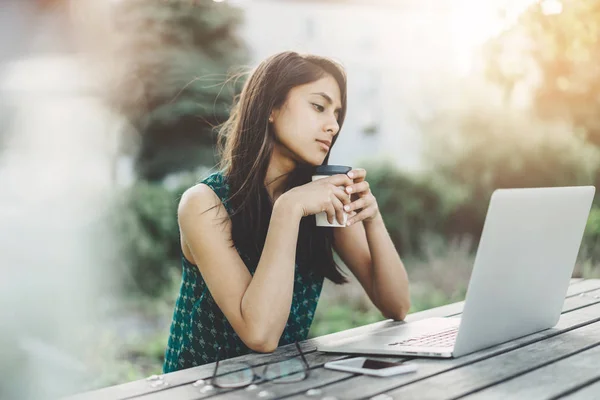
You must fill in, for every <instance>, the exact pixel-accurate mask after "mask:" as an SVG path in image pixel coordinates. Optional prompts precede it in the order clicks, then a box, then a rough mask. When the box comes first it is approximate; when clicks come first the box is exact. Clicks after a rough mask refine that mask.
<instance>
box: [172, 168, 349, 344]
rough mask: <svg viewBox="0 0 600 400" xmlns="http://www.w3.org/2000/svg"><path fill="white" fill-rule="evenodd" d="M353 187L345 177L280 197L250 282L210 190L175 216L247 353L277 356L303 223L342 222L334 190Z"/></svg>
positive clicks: (191, 198) (196, 194) (189, 199)
mask: <svg viewBox="0 0 600 400" xmlns="http://www.w3.org/2000/svg"><path fill="white" fill-rule="evenodd" d="M351 183H352V181H351V180H350V179H349V178H348V177H347V176H345V175H335V176H332V177H330V178H326V179H321V180H319V181H316V182H311V183H308V184H306V185H302V186H299V187H296V188H294V189H292V190H290V191H288V192H286V193H284V194H283V195H281V196H280V197H279V198H278V199H277V201H276V202H275V204H274V206H273V212H272V215H271V220H270V223H269V229H268V231H267V237H266V240H265V245H264V248H263V252H262V254H261V257H260V261H259V262H258V266H257V267H256V271H255V273H254V276H252V275H251V274H250V272H249V271H248V268H247V267H246V265H245V264H244V262H243V260H242V259H241V258H240V255H239V254H238V252H237V250H236V249H235V248H234V247H232V246H231V220H230V219H229V218H227V220H226V223H222V217H224V216H225V217H227V211H226V210H225V208H224V206H223V204H222V203H221V200H220V199H219V198H218V197H217V195H216V194H215V193H214V192H213V191H212V189H210V188H209V187H208V186H206V185H204V184H200V185H196V186H194V187H193V188H191V189H189V190H188V191H186V192H185V193H184V195H183V196H182V199H181V202H180V205H179V210H178V216H179V226H180V229H181V235H182V237H183V239H184V241H185V245H187V246H188V248H189V249H190V252H191V253H192V255H193V257H194V261H195V264H196V265H197V266H198V268H199V269H200V273H201V274H202V277H203V278H204V281H205V282H206V284H207V286H208V289H209V290H210V293H211V295H212V296H213V298H214V299H215V301H216V303H217V305H218V306H219V308H220V309H221V311H223V314H224V315H225V317H226V318H227V320H228V321H229V322H230V323H231V326H232V327H233V329H234V330H235V332H236V333H237V334H238V335H239V336H240V338H241V339H242V341H244V343H245V344H246V345H247V346H248V347H249V348H251V349H253V350H256V351H260V352H270V351H273V350H275V348H277V345H278V343H279V338H280V337H281V334H282V333H283V330H284V329H285V325H286V323H287V320H288V317H289V313H290V308H291V304H292V296H293V289H294V273H295V268H294V267H295V260H296V245H297V242H298V231H299V226H300V220H301V218H302V217H304V216H308V215H313V214H315V213H318V212H322V211H323V210H326V212H327V213H328V214H329V216H330V217H332V218H333V217H334V216H336V213H337V215H339V217H340V218H341V215H342V214H341V210H342V207H343V205H344V202H346V203H348V202H349V200H348V196H347V195H346V194H345V193H344V191H343V189H340V188H339V187H338V186H340V185H344V184H351ZM214 205H216V206H217V207H215V208H212V209H210V208H211V207H212V206H214ZM208 209H210V211H208V212H204V211H206V210H208ZM248 234H249V235H250V234H252V232H248Z"/></svg>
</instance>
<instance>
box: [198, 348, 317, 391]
mask: <svg viewBox="0 0 600 400" xmlns="http://www.w3.org/2000/svg"><path fill="white" fill-rule="evenodd" d="M295 345H296V349H297V350H298V353H299V354H298V355H295V356H292V357H290V358H287V359H285V360H283V361H279V362H276V363H273V364H267V365H265V366H264V369H263V371H262V374H257V373H256V372H255V368H257V367H252V366H250V365H249V364H246V363H243V362H234V363H221V364H220V363H219V359H220V358H221V348H220V347H219V350H218V353H217V362H216V364H215V370H214V371H213V375H212V377H211V378H210V385H211V386H214V387H218V388H222V389H231V388H242V387H246V386H249V385H251V384H253V383H258V382H273V383H292V382H300V381H302V380H304V379H306V378H308V374H309V367H308V362H307V361H306V358H305V357H304V353H303V352H302V349H301V348H300V345H299V344H298V342H295ZM217 372H218V373H217Z"/></svg>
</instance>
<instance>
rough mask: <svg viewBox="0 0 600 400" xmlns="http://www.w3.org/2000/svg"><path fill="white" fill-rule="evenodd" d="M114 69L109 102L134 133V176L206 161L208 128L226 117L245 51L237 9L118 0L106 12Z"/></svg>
mask: <svg viewBox="0 0 600 400" xmlns="http://www.w3.org/2000/svg"><path fill="white" fill-rule="evenodd" d="M113 21H114V29H115V31H116V32H117V34H116V46H115V48H114V54H113V57H115V60H117V62H118V64H119V69H118V71H117V72H116V77H117V79H115V80H114V82H115V83H116V85H113V86H111V90H110V93H111V96H110V97H111V103H112V104H114V105H115V107H117V108H118V109H119V111H120V112H122V113H124V114H125V115H127V117H128V118H129V119H130V121H131V123H132V125H133V126H134V127H135V128H136V129H137V130H138V131H139V133H140V134H141V143H140V148H139V152H138V156H137V159H136V169H137V172H138V176H139V177H140V178H143V179H147V180H158V179H161V178H163V177H164V176H165V175H167V174H169V173H172V172H178V171H182V170H190V169H193V168H195V167H197V166H198V165H199V164H205V165H207V164H213V163H214V162H215V158H214V151H213V145H214V139H215V134H214V129H212V128H213V127H214V126H215V125H218V124H219V123H221V122H223V121H224V120H226V119H227V117H228V114H229V107H230V105H231V104H232V101H233V96H234V95H235V94H236V93H237V92H238V91H239V84H240V82H239V81H235V82H233V83H232V84H231V85H226V84H225V81H226V80H227V77H228V76H229V75H230V74H231V72H234V71H232V69H231V67H233V66H238V65H241V64H242V63H243V62H244V61H245V59H246V54H247V50H246V48H245V45H244V44H243V43H242V42H241V40H240V39H239V38H238V37H237V36H236V33H235V29H236V27H237V26H238V25H239V24H240V23H241V21H242V16H241V11H240V10H238V9H235V8H233V7H231V6H229V5H227V4H226V3H217V2H214V1H211V0H200V1H193V0H121V1H120V2H118V3H116V5H115V7H114V9H113Z"/></svg>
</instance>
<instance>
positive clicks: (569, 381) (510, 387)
mask: <svg viewBox="0 0 600 400" xmlns="http://www.w3.org/2000/svg"><path fill="white" fill-rule="evenodd" d="M593 325H596V329H595V332H590V331H589V329H587V328H588V327H589V328H592V326H593ZM576 334H577V335H580V336H579V337H577V336H575V337H573V336H574V335H576ZM584 334H585V335H586V336H585V337H582V336H581V335H584ZM561 338H562V339H563V340H564V341H565V342H566V343H563V346H562V348H560V349H558V350H559V351H558V352H557V353H556V356H559V355H560V353H562V352H563V350H564V349H565V348H566V347H571V348H572V349H573V350H575V349H576V348H577V347H580V346H581V345H584V346H585V347H584V349H585V350H579V351H578V352H577V353H574V354H572V355H570V356H569V357H566V358H563V359H559V360H558V361H556V362H552V363H551V364H549V365H546V366H543V367H539V368H537V369H535V370H533V371H530V372H528V373H526V374H522V375H519V376H517V377H515V378H512V379H510V380H508V381H505V382H502V383H500V384H496V385H494V386H492V387H490V388H488V389H484V390H482V391H480V392H477V393H474V394H472V395H469V396H466V397H463V398H464V399H468V400H488V399H490V400H491V399H506V398H519V399H528V400H537V399H540V400H541V399H544V400H545V399H548V398H550V397H554V396H556V395H558V394H560V393H563V392H565V391H570V390H575V389H577V388H580V387H582V386H583V385H585V384H586V383H587V382H589V381H590V380H593V379H600V368H598V360H599V359H600V323H595V324H592V325H588V326H587V327H584V328H581V329H577V330H575V331H571V332H568V333H565V334H564V335H560V336H558V337H557V338H552V339H561ZM552 339H551V340H548V341H544V342H542V343H541V344H546V342H548V345H549V346H550V347H552V346H554V345H555V343H552ZM569 340H570V341H571V342H570V343H569V342H567V341H569ZM594 340H596V341H597V342H596V343H592V342H593V341H594ZM586 342H589V343H592V344H590V345H586ZM531 355H534V356H537V354H531ZM551 357H552V358H556V357H555V356H552V355H551ZM494 361H495V360H494ZM548 362H551V360H549V361H548ZM520 367H522V365H519V368H520Z"/></svg>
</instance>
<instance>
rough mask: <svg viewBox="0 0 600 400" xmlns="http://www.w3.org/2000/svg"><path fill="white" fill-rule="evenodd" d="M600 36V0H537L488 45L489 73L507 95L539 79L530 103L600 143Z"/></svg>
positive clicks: (594, 141)
mask: <svg viewBox="0 0 600 400" xmlns="http://www.w3.org/2000/svg"><path fill="white" fill-rule="evenodd" d="M599 40H600V0H570V1H564V2H563V3H560V2H559V1H558V0H545V1H540V2H536V3H535V4H533V5H531V6H530V7H529V8H528V9H527V10H526V11H525V12H524V13H523V14H522V15H521V16H520V18H519V20H518V22H517V23H516V24H514V25H513V26H512V27H511V28H510V29H508V30H506V31H505V32H503V33H502V34H501V35H499V36H498V37H496V38H495V39H493V40H492V41H490V43H489V44H488V48H487V50H488V56H489V57H488V68H487V70H488V71H487V72H488V76H489V77H490V78H491V79H492V80H493V81H495V82H497V83H500V84H501V85H502V86H503V87H504V88H505V89H506V91H507V97H510V93H511V92H512V89H513V88H514V87H515V85H517V84H519V82H523V81H524V80H527V79H532V78H533V79H535V80H537V85H535V89H534V92H533V96H532V105H533V108H534V110H535V111H536V112H537V113H538V115H539V116H541V117H542V118H545V119H548V120H554V121H556V120H558V121H566V122H569V123H571V124H572V126H573V128H574V132H575V133H576V134H578V135H581V136H582V137H583V138H585V139H586V140H587V141H589V142H590V143H592V144H594V145H596V146H599V145H600V97H599V95H598V93H600V67H599V65H600V51H599V50H600V42H599ZM531 62H532V64H533V65H535V67H536V71H535V74H533V75H532V74H531V73H530V72H531V70H528V69H527V65H528V64H529V63H531ZM535 75H537V78H536V77H535Z"/></svg>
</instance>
